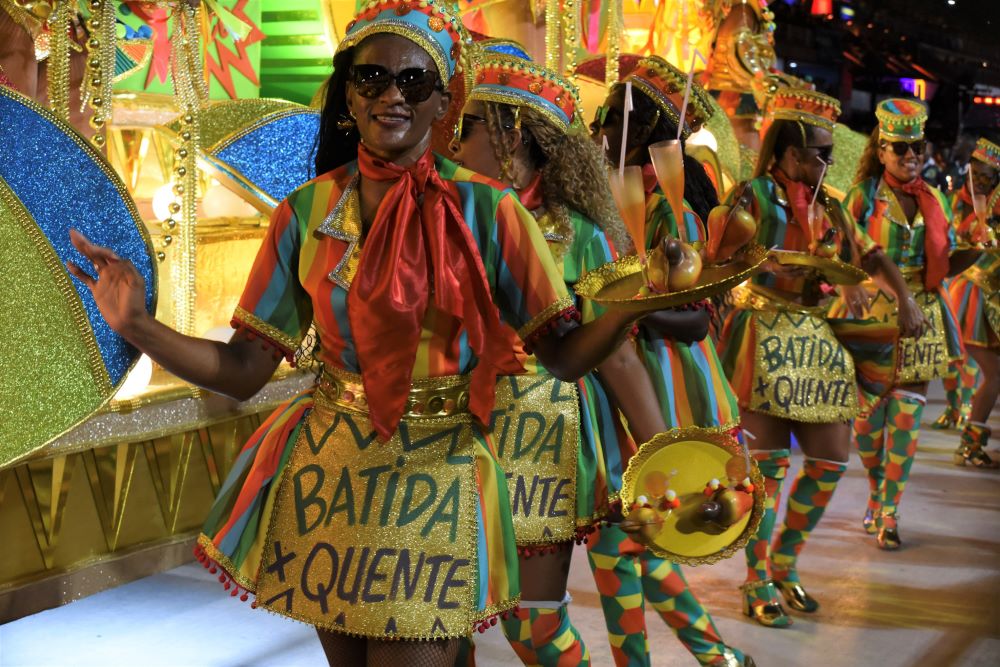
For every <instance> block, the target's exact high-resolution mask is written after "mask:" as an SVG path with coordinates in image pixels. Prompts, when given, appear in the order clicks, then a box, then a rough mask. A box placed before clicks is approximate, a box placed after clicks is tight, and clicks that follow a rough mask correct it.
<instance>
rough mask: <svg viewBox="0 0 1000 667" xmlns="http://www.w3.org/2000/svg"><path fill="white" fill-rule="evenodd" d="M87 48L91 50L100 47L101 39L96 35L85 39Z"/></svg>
mask: <svg viewBox="0 0 1000 667" xmlns="http://www.w3.org/2000/svg"><path fill="white" fill-rule="evenodd" d="M87 48H88V49H90V50H91V51H96V50H97V49H99V48H101V40H99V39H98V38H97V37H91V38H90V39H88V40H87Z"/></svg>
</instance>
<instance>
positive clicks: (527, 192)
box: [517, 171, 545, 211]
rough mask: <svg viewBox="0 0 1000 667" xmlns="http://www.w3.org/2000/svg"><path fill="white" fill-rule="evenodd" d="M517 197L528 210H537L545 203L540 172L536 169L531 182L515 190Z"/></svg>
mask: <svg viewBox="0 0 1000 667" xmlns="http://www.w3.org/2000/svg"><path fill="white" fill-rule="evenodd" d="M517 197H518V199H520V200H521V203H522V204H523V205H524V208H526V209H528V210H529V211H537V210H538V209H540V208H541V207H542V206H543V205H544V204H545V195H544V193H543V192H542V172H540V171H536V172H535V177H534V178H532V179H531V182H530V183H528V184H527V185H526V186H524V187H523V188H521V189H520V190H518V191H517Z"/></svg>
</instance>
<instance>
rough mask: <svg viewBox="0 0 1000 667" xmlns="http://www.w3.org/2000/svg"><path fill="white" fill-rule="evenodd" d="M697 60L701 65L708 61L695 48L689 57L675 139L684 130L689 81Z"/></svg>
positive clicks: (678, 137) (689, 87) (679, 137)
mask: <svg viewBox="0 0 1000 667" xmlns="http://www.w3.org/2000/svg"><path fill="white" fill-rule="evenodd" d="M699 60H701V63H702V64H703V65H707V64H708V61H707V60H705V56H703V55H701V51H699V50H698V49H695V50H694V55H693V56H692V57H691V67H690V68H688V80H687V85H686V86H684V103H683V104H682V105H681V115H680V118H679V120H678V121H677V141H680V140H681V132H682V131H683V130H684V120H685V119H686V118H687V108H688V100H689V99H691V82H692V81H693V80H694V64H695V63H696V62H697V61H699Z"/></svg>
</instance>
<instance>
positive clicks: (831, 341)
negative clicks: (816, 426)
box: [750, 311, 858, 424]
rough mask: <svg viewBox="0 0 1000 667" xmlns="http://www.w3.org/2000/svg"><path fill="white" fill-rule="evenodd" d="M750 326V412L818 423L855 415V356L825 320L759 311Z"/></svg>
mask: <svg viewBox="0 0 1000 667" xmlns="http://www.w3.org/2000/svg"><path fill="white" fill-rule="evenodd" d="M751 326H753V327H754V333H755V337H756V343H757V344H756V347H755V350H754V360H753V363H754V376H753V385H752V390H751V398H750V409H751V410H753V411H755V412H762V413H764V414H769V415H773V416H775V417H782V418H784V419H792V420H795V421H800V422H809V423H820V424H826V423H831V422H838V421H847V420H849V419H853V418H854V417H855V416H856V415H857V411H858V391H857V384H856V378H855V375H854V360H853V359H852V358H851V355H850V354H848V352H847V350H846V349H844V346H843V345H842V344H841V343H840V341H838V340H837V338H836V337H835V336H834V335H833V330H832V329H831V328H830V325H829V324H827V323H826V320H824V319H822V318H821V317H817V316H816V315H811V314H808V313H792V312H766V311H761V312H757V313H755V314H754V318H753V323H752V324H751Z"/></svg>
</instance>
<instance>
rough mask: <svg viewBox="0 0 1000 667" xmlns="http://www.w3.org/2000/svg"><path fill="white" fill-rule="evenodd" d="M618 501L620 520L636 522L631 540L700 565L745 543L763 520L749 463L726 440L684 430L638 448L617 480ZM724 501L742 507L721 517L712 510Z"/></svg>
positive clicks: (760, 492) (756, 473)
mask: <svg viewBox="0 0 1000 667" xmlns="http://www.w3.org/2000/svg"><path fill="white" fill-rule="evenodd" d="M748 465H749V469H748ZM747 481H749V482H750V486H749V487H746V486H744V484H745V483H746V482H747ZM713 482H714V483H716V484H717V485H718V488H716V489H714V490H713V488H712V484H713ZM747 489H749V490H747ZM727 494H728V495H727ZM739 494H744V496H743V497H740V496H739ZM621 499H622V508H623V509H622V513H623V515H624V517H625V522H632V523H633V524H635V523H639V524H643V525H642V530H640V532H639V533H637V534H636V537H635V539H637V540H639V541H641V542H642V543H644V544H645V545H646V546H647V548H648V549H649V550H650V551H652V552H653V553H654V554H656V555H657V556H659V557H661V558H666V559H668V560H670V561H673V562H675V563H683V564H685V565H701V564H704V563H715V562H718V561H720V560H723V559H725V558H729V557H730V556H732V555H733V554H735V553H736V552H737V551H738V550H740V549H741V548H743V546H745V545H746V543H747V541H748V540H749V539H750V536H751V535H753V533H754V532H755V531H756V530H757V526H758V525H759V524H760V520H761V517H763V515H764V501H765V499H766V495H765V492H764V477H763V476H762V475H761V473H760V469H759V468H758V466H757V462H756V461H755V460H753V459H752V458H750V457H749V456H748V455H747V453H746V452H745V450H744V449H743V448H742V447H741V446H740V444H739V443H738V442H737V441H736V439H735V438H734V437H733V436H732V435H730V434H729V433H725V432H722V431H721V430H719V429H706V428H686V429H675V430H672V431H668V432H666V433H661V434H659V435H657V436H656V437H655V438H653V439H652V440H650V441H649V442H647V443H645V444H643V445H642V446H641V447H640V448H639V451H638V453H636V455H635V456H633V457H632V459H631V461H629V464H628V468H627V469H626V471H625V473H624V475H623V476H622V491H621ZM727 500H730V501H732V502H731V505H732V507H738V506H740V505H742V508H743V509H742V511H736V512H735V513H733V514H730V515H729V517H728V520H726V519H727V517H724V516H723V517H720V516H719V514H718V512H717V511H716V510H718V509H719V507H718V506H719V505H720V504H721V505H728V503H727ZM723 509H725V508H723Z"/></svg>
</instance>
